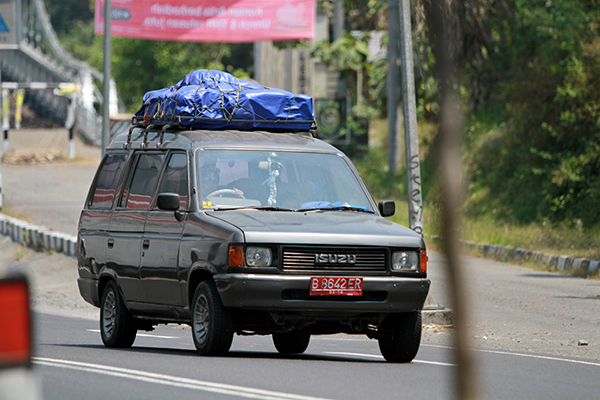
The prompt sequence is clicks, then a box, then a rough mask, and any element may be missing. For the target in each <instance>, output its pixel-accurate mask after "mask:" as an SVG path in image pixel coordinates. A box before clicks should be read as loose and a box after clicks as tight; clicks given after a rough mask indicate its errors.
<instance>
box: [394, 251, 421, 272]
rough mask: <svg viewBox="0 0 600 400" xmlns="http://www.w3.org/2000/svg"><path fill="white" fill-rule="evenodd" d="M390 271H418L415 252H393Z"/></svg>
mask: <svg viewBox="0 0 600 400" xmlns="http://www.w3.org/2000/svg"><path fill="white" fill-rule="evenodd" d="M392 271H419V256H418V254H417V252H416V251H395V252H394V253H393V255H392Z"/></svg>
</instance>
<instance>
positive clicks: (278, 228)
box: [207, 210, 424, 247]
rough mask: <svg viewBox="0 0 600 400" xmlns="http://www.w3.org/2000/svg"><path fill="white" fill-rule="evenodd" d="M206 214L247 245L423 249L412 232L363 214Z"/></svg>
mask: <svg viewBox="0 0 600 400" xmlns="http://www.w3.org/2000/svg"><path fill="white" fill-rule="evenodd" d="M207 214H208V215H210V216H211V217H214V218H218V219H220V220H222V221H225V222H228V223H230V224H232V225H235V226H236V227H238V228H239V229H241V230H242V231H243V232H244V236H245V240H246V243H279V244H285V243H289V244H313V245H314V244H324V245H351V246H397V247H424V245H423V240H422V238H421V236H420V235H418V234H417V233H416V232H414V231H412V230H411V229H408V228H406V227H404V226H402V225H399V224H396V223H394V222H392V221H390V220H388V219H386V218H383V217H380V216H377V215H374V214H369V213H363V212H352V211H306V212H288V211H261V210H229V211H225V210H221V211H212V212H208V213H207Z"/></svg>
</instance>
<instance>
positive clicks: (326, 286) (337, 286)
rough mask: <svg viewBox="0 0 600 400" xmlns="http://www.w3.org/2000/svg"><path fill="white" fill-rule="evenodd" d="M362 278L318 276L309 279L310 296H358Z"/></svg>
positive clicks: (360, 290) (361, 287)
mask: <svg viewBox="0 0 600 400" xmlns="http://www.w3.org/2000/svg"><path fill="white" fill-rule="evenodd" d="M362 292H363V278H354V277H353V278H348V277H341V276H335V277H331V276H319V277H313V278H310V295H311V296H360V295H362Z"/></svg>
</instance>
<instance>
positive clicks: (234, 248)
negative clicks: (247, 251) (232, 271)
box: [229, 244, 244, 267]
mask: <svg viewBox="0 0 600 400" xmlns="http://www.w3.org/2000/svg"><path fill="white" fill-rule="evenodd" d="M229 266H230V267H243V266H244V246H242V245H241V244H232V245H231V246H229Z"/></svg>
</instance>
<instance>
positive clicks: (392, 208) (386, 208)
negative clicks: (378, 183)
mask: <svg viewBox="0 0 600 400" xmlns="http://www.w3.org/2000/svg"><path fill="white" fill-rule="evenodd" d="M379 212H380V213H381V215H382V216H383V217H391V216H392V215H394V214H395V213H396V203H394V201H393V200H381V201H380V202H379Z"/></svg>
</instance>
